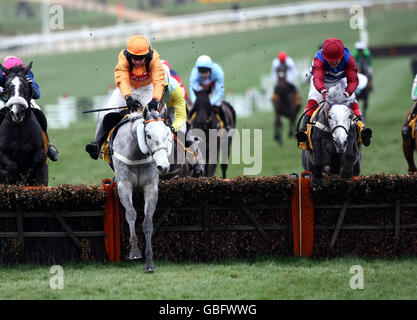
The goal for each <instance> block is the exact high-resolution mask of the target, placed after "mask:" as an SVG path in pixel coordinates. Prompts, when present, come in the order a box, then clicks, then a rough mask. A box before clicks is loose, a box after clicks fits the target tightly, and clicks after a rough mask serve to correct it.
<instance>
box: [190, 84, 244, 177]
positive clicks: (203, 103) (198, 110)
mask: <svg viewBox="0 0 417 320" xmlns="http://www.w3.org/2000/svg"><path fill="white" fill-rule="evenodd" d="M194 92H195V95H196V100H195V102H194V105H193V107H192V110H191V112H190V116H191V118H190V120H189V122H190V126H191V131H192V132H193V135H194V136H199V137H200V139H201V140H202V141H206V143H205V145H204V146H203V147H202V148H201V149H203V155H202V156H203V160H204V165H203V170H204V175H205V176H206V177H212V176H214V174H215V172H216V168H217V163H218V159H219V153H220V152H219V151H220V147H221V145H222V142H224V139H223V138H224V135H225V134H226V135H227V141H226V142H227V145H226V146H225V148H223V147H222V151H224V152H226V153H227V157H229V155H230V150H231V144H232V135H233V131H234V129H235V126H236V113H235V110H234V108H233V107H232V106H231V105H230V104H229V103H228V102H226V101H222V104H223V108H224V110H225V113H226V114H225V118H226V121H227V122H228V125H229V128H230V130H229V131H226V130H225V129H222V128H221V122H222V121H221V119H220V116H219V115H218V111H216V110H214V109H215V108H217V107H213V106H212V105H211V103H210V98H209V93H210V91H209V90H206V89H202V90H199V91H194ZM224 126H226V124H224ZM194 129H199V130H194ZM213 130H217V131H216V132H217V134H218V136H217V140H216V141H215V148H211V149H210V147H209V144H210V143H209V142H210V136H211V134H210V132H212V131H213ZM196 131H199V133H200V134H199V133H196ZM201 134H202V135H203V137H202V136H201ZM204 150H205V151H204ZM222 153H223V152H222ZM223 156H224V153H223V155H222V159H221V169H222V177H223V179H226V171H227V168H228V159H224V158H223ZM210 159H212V161H210Z"/></svg>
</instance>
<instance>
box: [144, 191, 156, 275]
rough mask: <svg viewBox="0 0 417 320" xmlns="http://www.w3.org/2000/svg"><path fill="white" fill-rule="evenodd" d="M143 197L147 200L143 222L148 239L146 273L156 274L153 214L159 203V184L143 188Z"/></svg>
mask: <svg viewBox="0 0 417 320" xmlns="http://www.w3.org/2000/svg"><path fill="white" fill-rule="evenodd" d="M143 196H144V199H145V211H144V213H145V217H144V219H143V222H142V230H143V233H144V234H145V239H146V249H145V256H146V261H145V266H144V270H145V272H154V271H155V263H154V261H153V251H152V233H153V221H152V218H153V214H154V212H155V209H156V204H157V202H158V183H152V184H150V185H146V186H145V187H144V188H143Z"/></svg>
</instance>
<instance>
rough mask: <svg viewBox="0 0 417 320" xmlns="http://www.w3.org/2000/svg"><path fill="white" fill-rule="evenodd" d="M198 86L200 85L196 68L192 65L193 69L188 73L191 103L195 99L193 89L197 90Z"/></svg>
mask: <svg viewBox="0 0 417 320" xmlns="http://www.w3.org/2000/svg"><path fill="white" fill-rule="evenodd" d="M199 87H200V83H199V82H198V70H197V68H196V67H194V68H193V70H191V75H190V98H191V103H193V104H194V102H195V100H196V96H195V93H194V90H196V91H198V90H199Z"/></svg>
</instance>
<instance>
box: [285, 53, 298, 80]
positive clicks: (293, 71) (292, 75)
mask: <svg viewBox="0 0 417 320" xmlns="http://www.w3.org/2000/svg"><path fill="white" fill-rule="evenodd" d="M286 63H287V65H288V73H287V81H288V82H290V83H291V84H294V83H295V79H296V78H297V74H298V71H297V66H296V65H295V62H294V60H293V59H292V58H291V57H287V62H286Z"/></svg>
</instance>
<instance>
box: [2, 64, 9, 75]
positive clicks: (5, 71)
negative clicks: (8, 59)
mask: <svg viewBox="0 0 417 320" xmlns="http://www.w3.org/2000/svg"><path fill="white" fill-rule="evenodd" d="M0 69H1V71H3V72H4V74H5V75H6V76H7V75H8V74H9V69H7V68H5V67H4V66H3V65H2V64H1V63H0Z"/></svg>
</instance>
